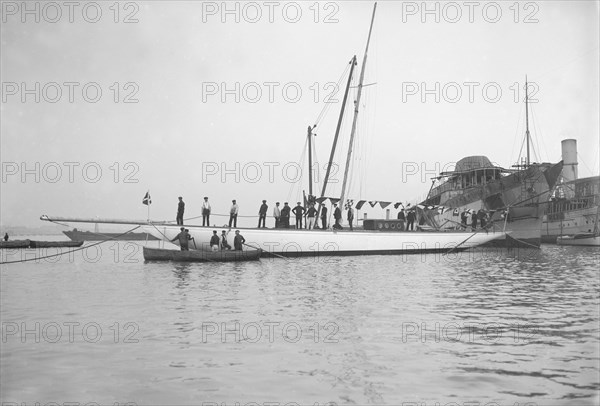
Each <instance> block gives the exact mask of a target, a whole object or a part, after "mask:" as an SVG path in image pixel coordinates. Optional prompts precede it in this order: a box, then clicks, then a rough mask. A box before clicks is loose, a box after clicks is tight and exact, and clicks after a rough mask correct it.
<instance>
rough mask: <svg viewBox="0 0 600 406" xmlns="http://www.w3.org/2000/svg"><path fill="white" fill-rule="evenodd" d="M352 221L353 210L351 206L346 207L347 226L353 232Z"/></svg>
mask: <svg viewBox="0 0 600 406" xmlns="http://www.w3.org/2000/svg"><path fill="white" fill-rule="evenodd" d="M353 221H354V209H353V208H352V206H348V224H349V225H350V231H354V229H353V228H352V222H353Z"/></svg>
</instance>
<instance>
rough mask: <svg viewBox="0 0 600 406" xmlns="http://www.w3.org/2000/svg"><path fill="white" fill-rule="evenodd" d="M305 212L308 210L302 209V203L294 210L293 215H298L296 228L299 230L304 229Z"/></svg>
mask: <svg viewBox="0 0 600 406" xmlns="http://www.w3.org/2000/svg"><path fill="white" fill-rule="evenodd" d="M305 212H306V209H305V208H304V207H302V205H301V204H300V202H298V205H297V206H296V207H294V208H293V209H292V213H294V214H295V215H296V228H297V229H298V230H300V229H301V228H302V216H304V213H305Z"/></svg>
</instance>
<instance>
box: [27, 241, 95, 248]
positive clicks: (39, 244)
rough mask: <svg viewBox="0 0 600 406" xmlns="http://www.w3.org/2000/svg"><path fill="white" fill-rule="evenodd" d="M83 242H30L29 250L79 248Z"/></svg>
mask: <svg viewBox="0 0 600 406" xmlns="http://www.w3.org/2000/svg"><path fill="white" fill-rule="evenodd" d="M82 245H83V241H35V240H31V241H30V243H29V248H55V247H81V246H82Z"/></svg>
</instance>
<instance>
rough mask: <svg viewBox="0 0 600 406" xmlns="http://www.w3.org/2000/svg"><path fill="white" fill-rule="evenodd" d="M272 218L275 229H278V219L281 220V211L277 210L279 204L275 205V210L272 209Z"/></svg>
mask: <svg viewBox="0 0 600 406" xmlns="http://www.w3.org/2000/svg"><path fill="white" fill-rule="evenodd" d="M273 217H275V228H279V227H280V226H281V225H280V224H279V219H280V218H281V210H279V202H277V203H275V208H274V209H273Z"/></svg>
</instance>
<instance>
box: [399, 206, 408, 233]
mask: <svg viewBox="0 0 600 406" xmlns="http://www.w3.org/2000/svg"><path fill="white" fill-rule="evenodd" d="M398 220H400V224H398V227H400V231H404V222H405V221H406V214H405V213H404V209H400V211H399V212H398Z"/></svg>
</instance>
